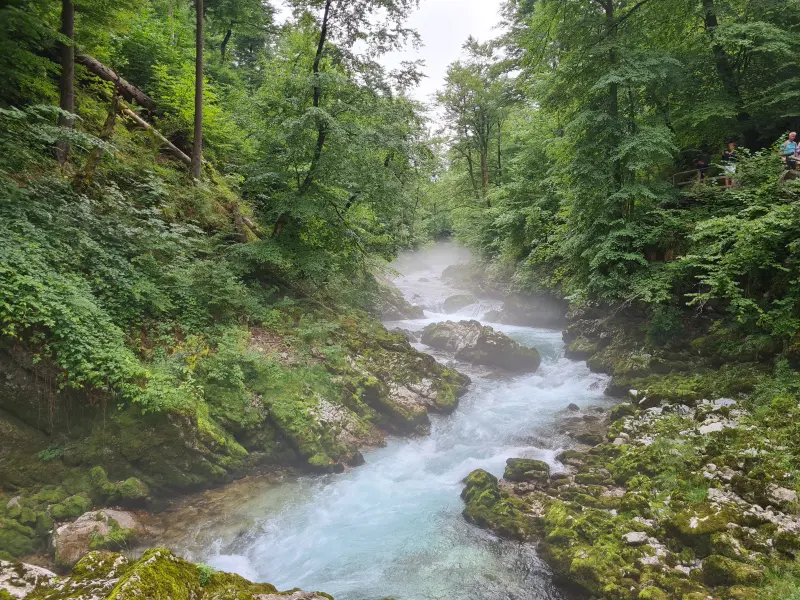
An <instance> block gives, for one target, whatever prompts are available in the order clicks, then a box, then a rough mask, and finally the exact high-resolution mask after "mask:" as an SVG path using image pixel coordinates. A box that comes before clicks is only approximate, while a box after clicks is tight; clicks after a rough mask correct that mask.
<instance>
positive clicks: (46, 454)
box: [36, 444, 64, 462]
mask: <svg viewBox="0 0 800 600" xmlns="http://www.w3.org/2000/svg"><path fill="white" fill-rule="evenodd" d="M36 456H37V458H38V459H39V460H41V461H42V462H47V461H50V460H56V459H57V458H61V457H62V456H64V449H63V448H62V447H61V446H58V445H56V444H53V445H51V446H48V447H47V448H45V449H44V450H42V451H41V452H39V453H38V454H37V455H36Z"/></svg>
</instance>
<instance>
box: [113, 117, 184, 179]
mask: <svg viewBox="0 0 800 600" xmlns="http://www.w3.org/2000/svg"><path fill="white" fill-rule="evenodd" d="M122 114H124V115H125V116H126V117H129V118H130V119H133V120H134V121H135V122H136V123H137V124H138V125H141V126H142V127H144V128H145V129H147V130H148V131H149V132H151V133H152V134H153V135H154V136H155V137H156V138H157V139H158V140H159V141H160V142H161V143H162V144H164V146H166V147H167V149H168V150H169V151H170V152H172V154H174V155H175V158H177V159H178V160H180V161H181V162H182V163H183V164H185V165H186V166H187V167H188V166H190V165H191V164H192V159H191V158H189V157H188V156H187V155H186V154H184V152H183V151H182V150H181V149H180V148H178V147H177V146H176V145H175V144H173V143H172V142H170V141H169V140H168V139H167V138H165V137H164V136H163V135H162V134H161V132H159V131H158V130H157V129H156V128H155V127H153V126H152V125H150V123H148V122H147V121H145V120H144V119H143V118H142V117H140V116H139V115H137V114H136V113H135V112H133V111H132V110H131V109H130V108H127V107H125V108H123V109H122Z"/></svg>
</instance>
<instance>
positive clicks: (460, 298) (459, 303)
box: [442, 294, 477, 315]
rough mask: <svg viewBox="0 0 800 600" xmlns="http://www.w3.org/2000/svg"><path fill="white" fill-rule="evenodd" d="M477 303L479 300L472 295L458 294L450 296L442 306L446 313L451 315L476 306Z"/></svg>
mask: <svg viewBox="0 0 800 600" xmlns="http://www.w3.org/2000/svg"><path fill="white" fill-rule="evenodd" d="M475 302H477V298H475V296H472V295H471V294H457V295H455V296H450V297H449V298H448V299H447V300H445V301H444V303H443V304H442V308H443V309H444V312H446V313H447V314H448V315H451V314H453V313H455V312H458V311H460V310H461V309H462V308H465V307H467V306H469V305H470V304H475Z"/></svg>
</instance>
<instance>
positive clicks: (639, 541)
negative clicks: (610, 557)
mask: <svg viewBox="0 0 800 600" xmlns="http://www.w3.org/2000/svg"><path fill="white" fill-rule="evenodd" d="M622 540H623V541H624V542H625V543H626V544H628V546H643V545H644V544H646V543H647V534H646V533H645V532H644V531H631V532H629V533H626V534H625V535H623V536H622Z"/></svg>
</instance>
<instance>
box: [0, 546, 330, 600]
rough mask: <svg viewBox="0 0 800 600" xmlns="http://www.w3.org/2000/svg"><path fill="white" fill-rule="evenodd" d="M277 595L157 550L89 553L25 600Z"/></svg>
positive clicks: (238, 599) (317, 599)
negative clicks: (131, 557)
mask: <svg viewBox="0 0 800 600" xmlns="http://www.w3.org/2000/svg"><path fill="white" fill-rule="evenodd" d="M0 578H2V566H0ZM290 595H291V594H290ZM282 597H284V593H281V592H278V591H277V589H276V588H275V586H273V585H270V584H269V583H252V582H250V581H247V580H246V579H244V578H242V577H240V576H238V575H233V574H230V573H221V572H215V571H213V570H207V569H204V568H202V567H201V566H198V565H195V564H193V563H190V562H187V561H185V560H183V559H181V558H179V557H177V556H175V555H174V554H172V553H171V552H169V551H168V550H165V549H163V548H155V549H152V550H148V551H147V552H145V553H144V555H143V556H142V557H141V558H140V559H139V560H137V561H135V562H132V563H131V562H129V561H128V560H127V559H126V558H125V557H124V556H122V555H120V554H114V553H108V552H92V553H90V554H88V555H86V557H84V558H83V559H82V560H81V561H80V562H79V563H78V564H77V565H76V566H75V568H74V569H73V571H72V575H71V576H70V577H64V578H58V579H54V580H50V579H45V578H42V579H41V580H40V581H38V584H37V585H36V586H35V587H33V588H32V590H31V591H30V593H29V594H28V596H27V598H29V600H78V599H86V598H93V599H95V600H198V599H201V598H206V599H208V600H211V599H214V600H279V599H280V598H282ZM292 597H297V598H298V599H299V598H303V600H333V599H332V597H331V596H329V595H327V594H324V593H322V592H317V593H309V594H300V593H299V592H298V593H297V594H296V596H292Z"/></svg>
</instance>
